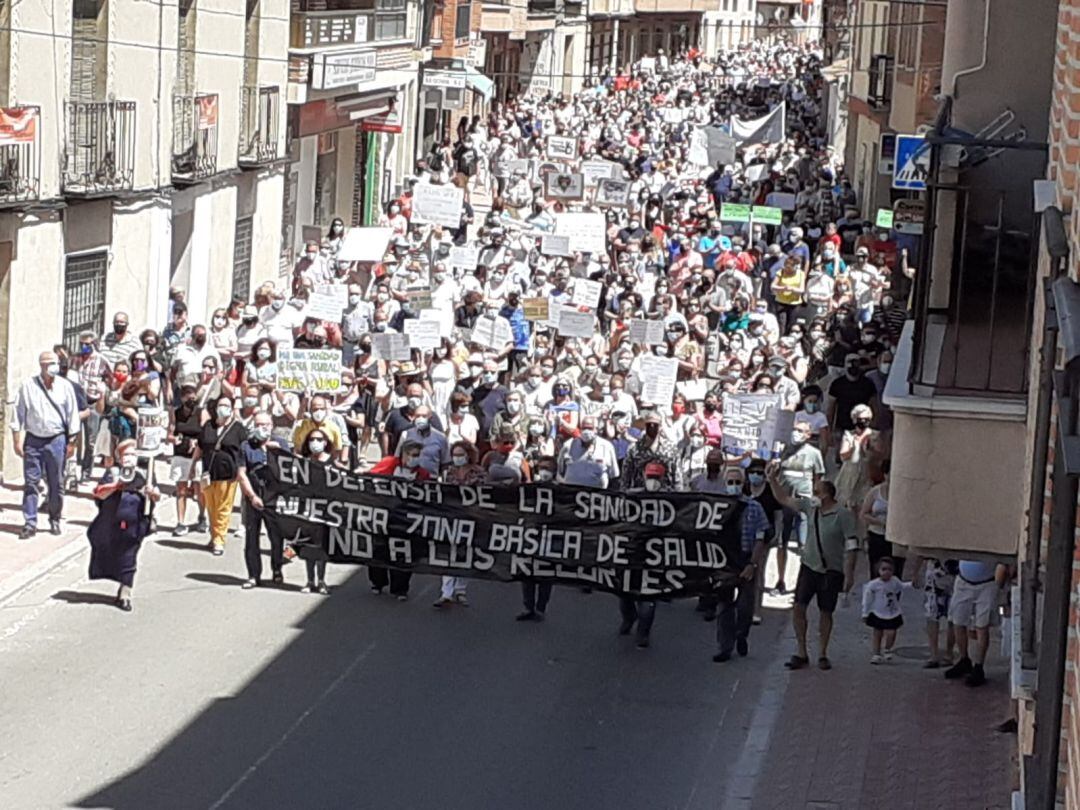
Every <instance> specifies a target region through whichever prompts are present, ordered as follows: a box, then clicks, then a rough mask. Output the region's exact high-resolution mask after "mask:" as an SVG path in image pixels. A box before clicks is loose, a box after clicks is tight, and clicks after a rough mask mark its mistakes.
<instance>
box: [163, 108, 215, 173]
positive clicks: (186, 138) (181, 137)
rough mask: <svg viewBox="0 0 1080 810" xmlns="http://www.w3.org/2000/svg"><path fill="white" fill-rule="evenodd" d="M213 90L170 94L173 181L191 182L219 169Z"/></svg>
mask: <svg viewBox="0 0 1080 810" xmlns="http://www.w3.org/2000/svg"><path fill="white" fill-rule="evenodd" d="M217 160H218V97H217V94H216V93H204V94H201V95H196V96H174V97H173V155H172V175H173V183H178V184H181V185H190V184H192V183H198V182H199V181H201V180H205V179H206V178H208V177H212V176H213V175H215V174H217V172H218V165H217Z"/></svg>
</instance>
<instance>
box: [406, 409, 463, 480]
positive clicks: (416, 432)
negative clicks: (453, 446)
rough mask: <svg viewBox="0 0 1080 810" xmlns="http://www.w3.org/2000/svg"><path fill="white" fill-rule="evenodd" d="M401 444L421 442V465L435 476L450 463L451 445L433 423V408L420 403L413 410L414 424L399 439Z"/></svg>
mask: <svg viewBox="0 0 1080 810" xmlns="http://www.w3.org/2000/svg"><path fill="white" fill-rule="evenodd" d="M398 443H399V446H400V445H402V444H405V443H411V444H419V445H420V447H421V451H420V466H421V467H423V468H424V469H425V470H427V471H428V472H429V473H430V474H431V476H432V477H433V478H437V477H438V475H439V473H440V472H441V471H442V470H443V469H445V468H446V467H447V466H448V465H449V464H450V445H449V443H448V442H447V440H446V434H444V433H443V432H442V431H441V430H437V429H435V428H434V427H432V425H431V408H429V407H428V406H427V405H420V406H419V407H417V408H416V409H415V410H414V411H413V419H412V426H411V427H409V428H408V429H407V430H406V431H405V432H404V433H402V434H401V436H400V438H399V439H398Z"/></svg>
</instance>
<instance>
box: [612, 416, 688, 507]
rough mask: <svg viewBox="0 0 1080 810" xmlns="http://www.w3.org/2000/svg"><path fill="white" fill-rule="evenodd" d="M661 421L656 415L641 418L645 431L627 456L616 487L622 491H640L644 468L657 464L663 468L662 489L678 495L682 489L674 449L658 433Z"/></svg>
mask: <svg viewBox="0 0 1080 810" xmlns="http://www.w3.org/2000/svg"><path fill="white" fill-rule="evenodd" d="M662 422H663V420H662V418H661V416H660V413H659V412H658V411H655V410H653V411H648V412H646V413H645V415H644V423H645V424H644V430H643V431H642V434H641V436H640V437H639V438H638V440H637V442H635V444H634V446H633V447H631V448H630V450H629V451H628V452H627V454H626V460H625V462H624V463H623V468H622V478H621V479H620V481H619V485H620V487H621V488H622V490H623V491H629V490H640V489H643V488H644V486H645V467H646V465H648V464H652V463H657V464H659V465H661V466H662V467H663V468H664V476H663V488H664V490H665V491H668V492H672V491H679V490H682V489H683V487H684V483H683V474H682V469H681V468H680V466H679V464H678V460H677V453H676V450H675V446H674V445H673V444H672V443H671V441H670V440H669V439H668V438H667V437H666V436H664V434H663V431H662V430H661V424H662Z"/></svg>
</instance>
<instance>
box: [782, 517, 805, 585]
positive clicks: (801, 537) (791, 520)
mask: <svg viewBox="0 0 1080 810" xmlns="http://www.w3.org/2000/svg"><path fill="white" fill-rule="evenodd" d="M792 535H795V539H796V542H797V543H798V548H800V549H801V548H802V547H803V546H805V545H806V517H805V516H804V515H803V513H802V512H799V511H797V510H795V509H784V522H783V526H782V527H781V529H780V543H781V546H780V547H781V548H788V546H790V544H791V537H792ZM781 573H783V572H781Z"/></svg>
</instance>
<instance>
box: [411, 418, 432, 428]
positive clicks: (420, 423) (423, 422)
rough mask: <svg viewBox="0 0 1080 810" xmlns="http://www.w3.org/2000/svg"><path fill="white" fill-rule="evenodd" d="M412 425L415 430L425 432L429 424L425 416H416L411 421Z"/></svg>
mask: <svg viewBox="0 0 1080 810" xmlns="http://www.w3.org/2000/svg"><path fill="white" fill-rule="evenodd" d="M413 424H414V425H415V426H416V429H417V430H427V427H428V425H430V424H431V422H430V421H429V420H428V418H427V417H426V416H418V417H416V418H415V419H414V420H413Z"/></svg>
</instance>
